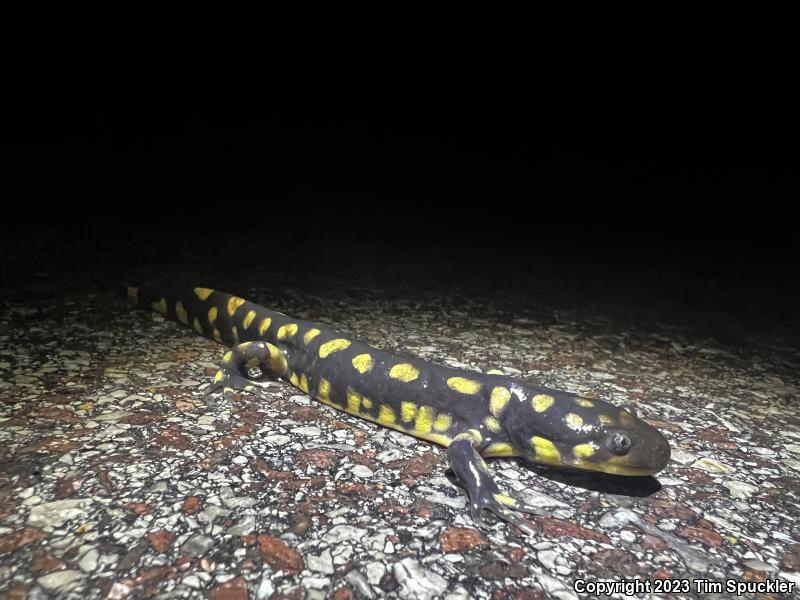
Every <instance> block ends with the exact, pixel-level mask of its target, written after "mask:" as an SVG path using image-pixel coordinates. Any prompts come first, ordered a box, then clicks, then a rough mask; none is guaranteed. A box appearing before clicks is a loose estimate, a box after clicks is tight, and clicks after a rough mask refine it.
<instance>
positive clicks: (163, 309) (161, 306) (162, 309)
mask: <svg viewBox="0 0 800 600" xmlns="http://www.w3.org/2000/svg"><path fill="white" fill-rule="evenodd" d="M153 310H154V311H156V312H157V313H158V314H160V315H166V314H167V301H166V300H164V298H162V299H161V300H159V301H158V302H153Z"/></svg>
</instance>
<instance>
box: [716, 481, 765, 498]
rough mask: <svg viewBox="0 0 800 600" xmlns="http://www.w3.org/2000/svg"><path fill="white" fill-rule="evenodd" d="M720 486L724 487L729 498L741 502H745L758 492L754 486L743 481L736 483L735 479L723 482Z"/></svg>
mask: <svg viewBox="0 0 800 600" xmlns="http://www.w3.org/2000/svg"><path fill="white" fill-rule="evenodd" d="M722 485H724V486H725V487H726V488H728V490H729V491H730V493H731V496H733V497H734V498H739V499H741V500H746V499H747V498H749V497H750V496H752V495H753V494H755V493H756V492H757V491H758V488H757V487H756V486H754V485H750V484H749V483H746V482H744V481H737V480H735V479H731V480H728V481H723V482H722Z"/></svg>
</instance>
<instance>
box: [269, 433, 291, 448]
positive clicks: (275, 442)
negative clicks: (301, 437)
mask: <svg viewBox="0 0 800 600" xmlns="http://www.w3.org/2000/svg"><path fill="white" fill-rule="evenodd" d="M263 439H264V441H265V442H266V443H267V444H269V445H270V446H285V445H286V444H288V443H289V442H291V441H292V438H290V437H289V436H288V435H283V434H281V433H275V434H272V435H267V436H264V438H263Z"/></svg>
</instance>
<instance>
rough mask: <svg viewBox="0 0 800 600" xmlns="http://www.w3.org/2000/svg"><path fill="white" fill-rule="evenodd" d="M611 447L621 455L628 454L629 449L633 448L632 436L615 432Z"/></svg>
mask: <svg viewBox="0 0 800 600" xmlns="http://www.w3.org/2000/svg"><path fill="white" fill-rule="evenodd" d="M611 448H612V450H613V451H614V454H619V455H620V456H622V455H623V454H627V453H628V450H630V449H631V438H629V437H628V436H627V435H626V434H624V433H615V434H614V436H613V437H612V438H611Z"/></svg>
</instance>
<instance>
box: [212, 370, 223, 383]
mask: <svg viewBox="0 0 800 600" xmlns="http://www.w3.org/2000/svg"><path fill="white" fill-rule="evenodd" d="M224 376H225V375H224V374H223V373H222V371H217V374H216V375H214V381H222V378H223V377H224Z"/></svg>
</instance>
